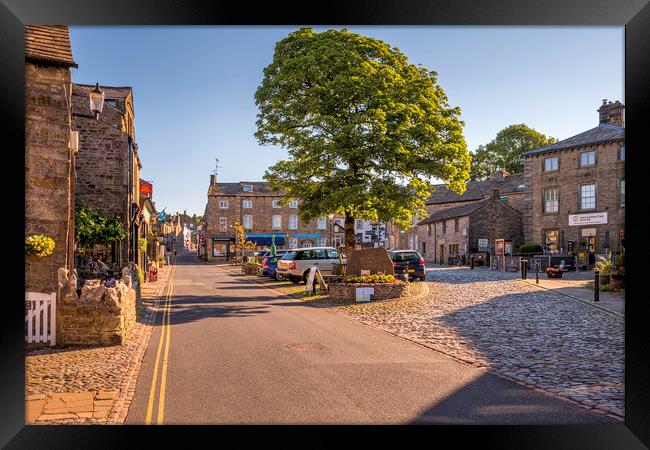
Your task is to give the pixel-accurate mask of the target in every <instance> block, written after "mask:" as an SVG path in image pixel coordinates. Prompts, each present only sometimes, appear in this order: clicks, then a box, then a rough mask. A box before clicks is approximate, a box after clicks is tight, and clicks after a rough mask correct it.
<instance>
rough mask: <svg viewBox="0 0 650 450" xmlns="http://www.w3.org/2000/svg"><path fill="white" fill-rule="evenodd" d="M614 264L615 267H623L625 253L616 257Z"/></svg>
mask: <svg viewBox="0 0 650 450" xmlns="http://www.w3.org/2000/svg"><path fill="white" fill-rule="evenodd" d="M614 264H615V265H616V266H617V267H625V253H620V254H618V255H616V261H615V262H614Z"/></svg>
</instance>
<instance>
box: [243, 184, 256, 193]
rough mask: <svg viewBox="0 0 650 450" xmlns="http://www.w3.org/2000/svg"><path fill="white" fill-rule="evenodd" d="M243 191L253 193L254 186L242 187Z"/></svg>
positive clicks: (246, 185)
mask: <svg viewBox="0 0 650 450" xmlns="http://www.w3.org/2000/svg"><path fill="white" fill-rule="evenodd" d="M241 190H242V191H243V192H253V186H252V185H251V184H245V185H243V186H242V188H241Z"/></svg>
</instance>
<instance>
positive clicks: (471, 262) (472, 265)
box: [469, 255, 474, 269]
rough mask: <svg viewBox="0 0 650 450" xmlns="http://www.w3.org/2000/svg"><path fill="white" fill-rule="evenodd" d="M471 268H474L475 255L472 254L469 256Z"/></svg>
mask: <svg viewBox="0 0 650 450" xmlns="http://www.w3.org/2000/svg"><path fill="white" fill-rule="evenodd" d="M469 268H470V269H473V268H474V255H472V256H471V257H470V258H469Z"/></svg>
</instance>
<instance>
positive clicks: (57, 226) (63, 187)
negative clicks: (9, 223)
mask: <svg viewBox="0 0 650 450" xmlns="http://www.w3.org/2000/svg"><path fill="white" fill-rule="evenodd" d="M70 90H71V80H70V70H69V69H67V68H62V67H53V66H44V65H39V64H32V63H26V64H25V235H26V236H29V235H33V234H45V235H48V236H50V237H51V238H52V239H54V242H55V248H54V253H53V254H52V255H50V256H46V257H41V258H39V257H37V256H32V255H30V256H27V257H26V258H25V290H26V291H29V292H43V293H51V292H54V291H55V289H56V282H57V269H58V268H59V267H66V266H68V265H69V262H70V260H71V256H70V254H71V251H72V241H73V239H74V230H73V223H74V222H73V220H72V217H73V216H72V214H73V200H74V199H73V195H72V184H71V183H72V182H73V173H74V172H73V171H74V155H73V154H72V152H71V151H70V149H69V141H70V120H71V119H70V107H69V104H70Z"/></svg>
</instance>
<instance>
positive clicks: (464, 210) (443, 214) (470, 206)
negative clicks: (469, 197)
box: [418, 198, 490, 225]
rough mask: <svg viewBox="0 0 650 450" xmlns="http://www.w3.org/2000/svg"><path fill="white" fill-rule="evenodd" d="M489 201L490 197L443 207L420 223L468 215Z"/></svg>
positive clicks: (424, 223)
mask: <svg viewBox="0 0 650 450" xmlns="http://www.w3.org/2000/svg"><path fill="white" fill-rule="evenodd" d="M489 201H490V199H489V198H488V199H485V200H483V201H480V202H473V203H466V204H463V205H458V206H452V207H451V208H447V209H443V210H442V211H436V212H434V213H433V214H431V216H429V217H428V218H426V219H424V220H422V221H420V222H419V223H418V225H426V224H428V223H433V222H438V221H440V220H447V219H453V218H456V217H463V216H467V215H469V214H471V213H473V212H474V211H476V210H477V209H479V208H482V207H483V205H486V204H487V203H488V202H489Z"/></svg>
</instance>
